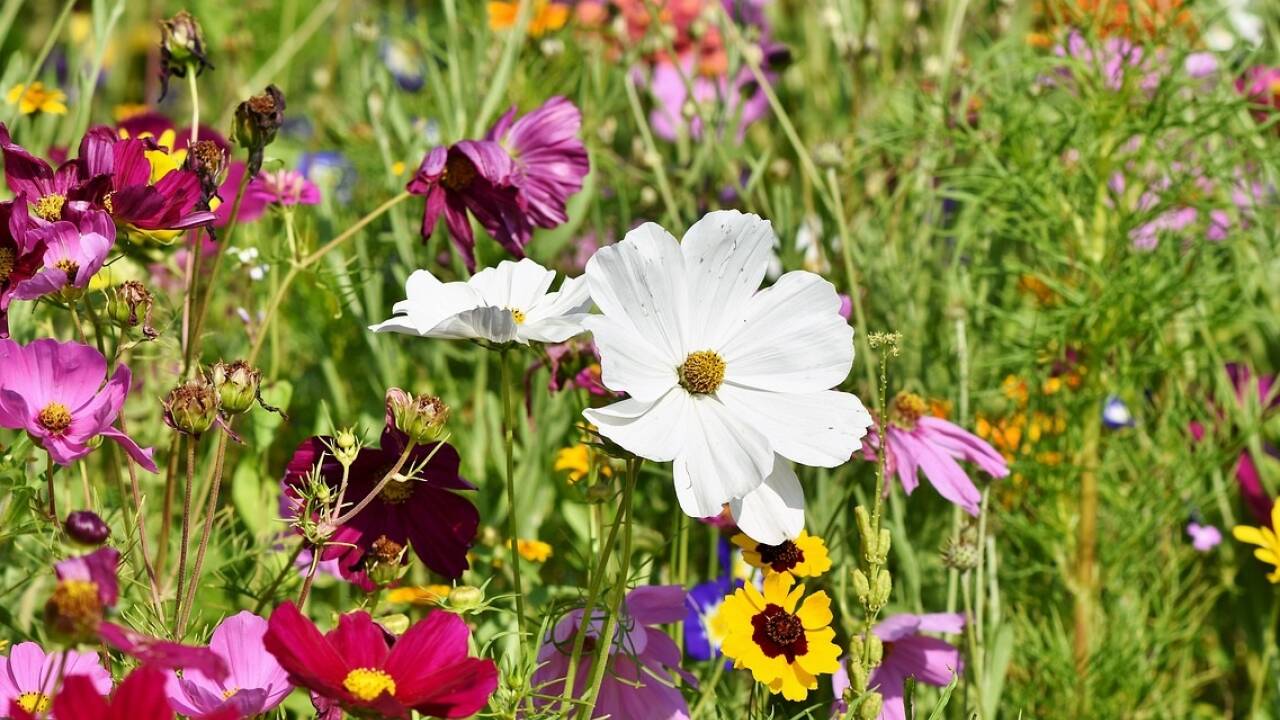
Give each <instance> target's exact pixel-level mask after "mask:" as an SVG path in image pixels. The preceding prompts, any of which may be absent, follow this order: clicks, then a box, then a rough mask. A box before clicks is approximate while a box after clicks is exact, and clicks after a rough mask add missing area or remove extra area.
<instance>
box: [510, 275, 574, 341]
mask: <svg viewBox="0 0 1280 720" xmlns="http://www.w3.org/2000/svg"><path fill="white" fill-rule="evenodd" d="M514 307H520V306H518V305H517V306H514ZM590 309H591V295H590V293H589V292H588V289H587V279H586V278H585V277H576V278H568V279H566V280H565V281H564V284H562V285H561V286H560V290H558V291H557V292H553V293H548V294H546V295H544V296H542V297H541V298H539V299H537V300H535V301H534V302H533V303H532V304H531V305H529V306H528V307H527V308H525V309H524V316H525V319H524V324H522V325H521V326H520V327H519V328H517V330H518V332H519V335H520V338H521V339H522V340H525V341H529V340H533V341H535V342H564V341H565V340H568V339H569V338H571V337H573V336H574V335H577V334H579V333H581V332H582V331H583V329H582V321H583V320H584V319H585V318H586V316H587V311H588V310H590Z"/></svg>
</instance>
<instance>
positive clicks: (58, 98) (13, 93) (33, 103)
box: [5, 82, 67, 115]
mask: <svg viewBox="0 0 1280 720" xmlns="http://www.w3.org/2000/svg"><path fill="white" fill-rule="evenodd" d="M5 102H6V103H8V104H10V105H15V104H16V105H17V106H18V112H20V113H22V114H23V115H30V114H32V113H38V112H42V113H49V114H51V115H66V114H67V96H66V94H65V93H63V92H62V91H61V90H59V89H57V88H46V87H45V86H44V83H42V82H33V83H31V85H29V86H28V85H23V84H22V83H18V84H17V85H14V86H13V87H11V88H9V94H8V95H6V96H5Z"/></svg>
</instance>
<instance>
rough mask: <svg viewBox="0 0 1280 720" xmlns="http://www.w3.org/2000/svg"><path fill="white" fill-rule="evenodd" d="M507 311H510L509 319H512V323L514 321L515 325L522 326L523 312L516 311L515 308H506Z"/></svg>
mask: <svg viewBox="0 0 1280 720" xmlns="http://www.w3.org/2000/svg"><path fill="white" fill-rule="evenodd" d="M507 309H508V310H510V311H511V319H512V320H514V321H515V323H516V324H517V325H523V324H524V311H523V310H517V309H515V308H507Z"/></svg>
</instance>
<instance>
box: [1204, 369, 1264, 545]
mask: <svg viewBox="0 0 1280 720" xmlns="http://www.w3.org/2000/svg"><path fill="white" fill-rule="evenodd" d="M1226 372H1227V378H1228V379H1229V380H1230V381H1231V387H1232V388H1233V389H1234V390H1235V395H1236V402H1237V403H1238V404H1239V405H1241V406H1245V405H1246V404H1247V403H1248V399H1249V395H1250V394H1252V395H1254V397H1256V398H1257V402H1258V404H1259V405H1260V406H1261V410H1262V412H1263V414H1264V415H1266V414H1269V413H1272V412H1275V410H1276V409H1277V408H1280V392H1277V393H1273V390H1275V388H1276V379H1275V376H1274V375H1257V376H1255V375H1254V372H1253V371H1252V370H1251V369H1250V368H1249V366H1247V365H1243V364H1240V363H1227V366H1226ZM1255 384H1256V385H1255ZM1255 387H1256V389H1255ZM1214 415H1215V422H1214V425H1215V427H1216V428H1218V429H1223V428H1229V426H1230V422H1229V421H1228V418H1227V415H1226V413H1224V412H1223V411H1222V409H1221V408H1214ZM1188 429H1189V430H1190V431H1191V436H1192V438H1194V439H1195V441H1196V442H1200V441H1201V440H1203V439H1204V437H1205V435H1207V434H1208V432H1209V429H1208V428H1207V427H1205V425H1204V423H1201V422H1200V421H1198V420H1193V421H1191V422H1190V423H1189V427H1188ZM1262 452H1263V453H1264V454H1266V455H1268V456H1270V457H1273V458H1276V459H1280V449H1277V448H1275V447H1274V446H1272V445H1271V444H1270V443H1265V442H1264V443H1263V444H1262ZM1235 471H1236V483H1237V484H1238V485H1239V487H1240V496H1241V497H1242V498H1243V499H1244V503H1245V506H1246V507H1248V508H1249V513H1250V514H1252V515H1253V516H1254V518H1256V519H1257V520H1258V522H1260V523H1264V524H1265V523H1269V522H1270V521H1271V520H1270V518H1271V505H1272V503H1273V500H1272V498H1271V496H1270V495H1268V494H1267V491H1266V490H1265V489H1264V488H1263V487H1262V475H1261V474H1260V473H1259V472H1258V466H1257V464H1256V463H1255V461H1254V458H1253V455H1252V453H1250V452H1249V450H1248V448H1246V449H1244V450H1243V451H1241V453H1240V457H1239V459H1238V460H1237V461H1236V469H1235Z"/></svg>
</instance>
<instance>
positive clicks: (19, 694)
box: [0, 642, 111, 718]
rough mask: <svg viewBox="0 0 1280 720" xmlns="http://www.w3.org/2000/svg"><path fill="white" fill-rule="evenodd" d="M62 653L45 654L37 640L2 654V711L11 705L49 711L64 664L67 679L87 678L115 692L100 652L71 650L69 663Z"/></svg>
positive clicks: (96, 687)
mask: <svg viewBox="0 0 1280 720" xmlns="http://www.w3.org/2000/svg"><path fill="white" fill-rule="evenodd" d="M62 656H63V653H61V652H55V653H45V651H44V649H42V648H41V647H40V646H39V645H37V644H35V643H33V642H24V643H18V644H17V645H14V646H13V648H12V649H10V650H9V656H8V657H3V656H0V713H6V712H8V711H9V709H10V708H11V707H18V708H21V709H22V710H24V711H26V712H29V713H39V712H42V711H45V710H48V709H49V708H50V707H51V704H52V696H53V688H54V683H55V681H56V680H57V675H58V668H60V667H61V668H63V671H62V675H63V678H65V679H66V680H70V679H71V678H73V677H83V678H85V679H86V680H88V681H89V683H90V684H91V685H92V687H93V689H94V690H95V691H96V692H97V693H98V694H99V695H106V694H107V693H109V692H111V673H109V672H107V671H106V669H105V668H103V667H102V664H101V663H99V662H98V654H97V653H80V652H75V651H74V650H68V651H66V656H67V659H66V663H65V664H64V663H63V660H62ZM51 717H54V718H56V717H57V715H56V714H54V715H52V716H51ZM72 717H74V715H73V716H72Z"/></svg>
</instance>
